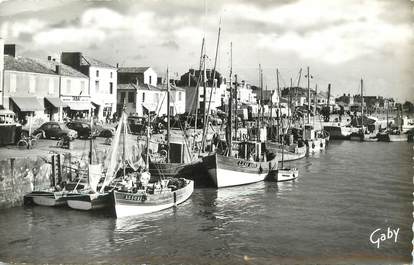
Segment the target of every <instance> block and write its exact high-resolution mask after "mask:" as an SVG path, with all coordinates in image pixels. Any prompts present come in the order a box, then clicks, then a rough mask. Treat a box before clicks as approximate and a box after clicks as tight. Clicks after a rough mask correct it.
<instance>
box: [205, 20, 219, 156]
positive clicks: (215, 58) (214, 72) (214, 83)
mask: <svg viewBox="0 0 414 265" xmlns="http://www.w3.org/2000/svg"><path fill="white" fill-rule="evenodd" d="M220 32H221V19H220V25H219V30H218V34H217V46H216V55H215V57H214V67H213V79H212V81H213V83H212V85H211V89H210V97H209V101H208V109H207V117H206V120H207V126H204V129H203V139H202V140H203V143H202V150H203V152H204V151H205V142H206V140H207V134H208V120H209V118H208V115H209V113H210V108H211V97H212V96H213V87H214V90H216V88H217V82H215V81H216V66H217V56H218V50H219V43H220ZM210 76H211V75H210Z"/></svg>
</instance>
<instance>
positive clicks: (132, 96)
mask: <svg viewBox="0 0 414 265" xmlns="http://www.w3.org/2000/svg"><path fill="white" fill-rule="evenodd" d="M134 97H135V93H134V92H129V93H128V103H135V100H134Z"/></svg>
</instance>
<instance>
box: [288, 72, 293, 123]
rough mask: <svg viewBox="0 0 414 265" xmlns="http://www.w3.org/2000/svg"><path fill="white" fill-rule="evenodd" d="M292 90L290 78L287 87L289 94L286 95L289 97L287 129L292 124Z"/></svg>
mask: <svg viewBox="0 0 414 265" xmlns="http://www.w3.org/2000/svg"><path fill="white" fill-rule="evenodd" d="M292 88H293V80H292V78H290V87H289V93H288V95H289V99H288V101H289V103H288V120H289V127H290V124H291V123H292V110H291V108H292V95H291V93H292Z"/></svg>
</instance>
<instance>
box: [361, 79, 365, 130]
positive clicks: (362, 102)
mask: <svg viewBox="0 0 414 265" xmlns="http://www.w3.org/2000/svg"><path fill="white" fill-rule="evenodd" d="M361 126H362V127H361V128H362V134H363V135H364V134H365V131H364V83H363V80H362V78H361Z"/></svg>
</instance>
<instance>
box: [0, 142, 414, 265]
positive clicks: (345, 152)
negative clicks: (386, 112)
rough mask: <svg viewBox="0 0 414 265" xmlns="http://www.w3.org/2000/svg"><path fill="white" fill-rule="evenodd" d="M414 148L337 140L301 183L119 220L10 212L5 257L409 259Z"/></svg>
mask: <svg viewBox="0 0 414 265" xmlns="http://www.w3.org/2000/svg"><path fill="white" fill-rule="evenodd" d="M411 152H412V145H407V144H406V143H401V144H399V143H393V144H387V143H385V144H380V143H377V144H372V143H369V144H364V143H353V142H335V143H332V144H330V145H329V147H328V150H327V151H326V152H322V153H320V154H319V155H320V157H319V158H318V159H316V158H314V157H307V158H304V159H302V160H299V161H294V162H291V163H287V165H289V166H295V167H298V169H299V178H298V179H296V180H295V181H294V182H282V183H278V182H259V183H255V184H252V185H246V186H240V187H232V188H225V189H218V190H217V189H213V188H200V189H195V190H194V193H193V195H192V196H191V197H190V199H189V200H187V201H186V202H185V203H183V204H180V205H178V207H176V208H171V209H168V210H165V211H162V212H158V213H153V214H149V215H145V216H137V217H129V218H123V219H116V218H114V217H112V216H110V215H109V214H107V213H105V212H97V213H88V212H81V211H75V210H71V209H68V208H48V207H27V208H26V207H18V208H14V209H8V210H3V211H2V212H1V213H0V227H1V229H0V238H1V240H0V260H2V261H6V262H11V261H13V262H20V263H22V262H29V263H82V264H83V263H118V264H119V263H149V262H146V261H148V260H151V259H150V258H152V257H155V258H156V257H167V260H166V259H164V260H162V261H161V262H158V263H169V259H168V258H170V257H184V258H185V257H202V258H204V257H205V258H208V259H211V258H214V259H216V258H236V259H237V260H239V261H242V260H243V256H244V255H247V256H250V257H251V256H253V257H275V256H284V257H285V256H289V257H297V256H303V255H308V256H332V255H334V256H335V255H336V256H340V255H343V253H344V251H346V253H351V255H352V254H355V253H364V254H366V255H371V256H376V255H392V256H393V257H403V260H404V261H405V260H409V257H410V255H406V254H409V253H410V252H409V251H410V249H411V248H412V245H411V244H410V242H411V239H410V235H411V227H410V224H411V219H412V215H411V209H412V204H411V203H410V202H411V201H412V186H411V183H412V179H411V175H412V174H411V172H412V171H411V170H412V168H411V167H412V164H411V163H412V161H411V155H410V153H411ZM384 161H387V163H384ZM389 225H392V226H395V227H400V228H401V232H400V234H401V237H399V239H398V242H397V243H395V244H393V245H390V246H388V247H387V251H386V253H385V252H383V250H378V251H377V250H376V249H375V248H372V246H371V245H370V244H369V241H368V240H367V234H368V235H369V233H371V232H372V230H373V228H377V227H387V226H389ZM380 251H381V252H380ZM384 253H385V254H384ZM388 253H390V254H388ZM154 263H157V262H154ZM177 263H180V262H177ZM182 263H185V262H182ZM190 263H191V262H190ZM206 263H208V262H206ZM223 264H226V262H223Z"/></svg>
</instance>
